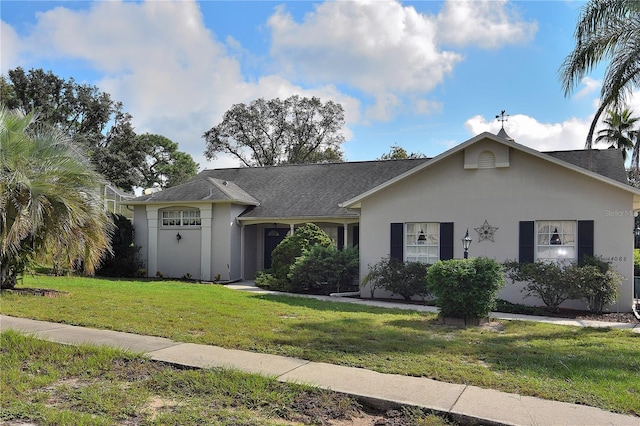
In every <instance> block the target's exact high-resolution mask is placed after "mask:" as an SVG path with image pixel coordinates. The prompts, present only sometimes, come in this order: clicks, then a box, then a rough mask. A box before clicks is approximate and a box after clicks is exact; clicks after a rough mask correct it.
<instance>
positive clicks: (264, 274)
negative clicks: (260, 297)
mask: <svg viewBox="0 0 640 426" xmlns="http://www.w3.org/2000/svg"><path fill="white" fill-rule="evenodd" d="M255 283H256V286H258V287H260V288H264V289H266V290H273V291H289V290H290V287H291V284H290V283H289V281H288V280H279V279H277V278H276V277H274V276H273V275H272V274H271V273H270V272H269V271H258V272H257V273H256V279H255Z"/></svg>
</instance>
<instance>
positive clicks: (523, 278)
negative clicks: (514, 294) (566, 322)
mask: <svg viewBox="0 0 640 426" xmlns="http://www.w3.org/2000/svg"><path fill="white" fill-rule="evenodd" d="M571 266H572V264H571V263H562V264H558V263H555V262H543V261H536V262H533V263H519V262H518V261H515V260H510V261H506V262H505V263H504V268H505V271H506V275H507V277H508V278H509V279H510V280H511V282H512V283H516V282H524V283H525V286H524V288H523V289H522V291H523V292H524V293H525V296H524V297H531V296H537V297H539V298H540V299H541V300H542V302H543V303H544V304H545V305H546V306H547V307H548V308H549V309H550V310H552V311H557V310H558V309H559V306H560V304H561V303H562V302H564V301H565V300H568V299H573V298H575V288H574V285H573V283H572V281H571V280H570V279H568V277H567V272H566V270H567V268H569V267H571Z"/></svg>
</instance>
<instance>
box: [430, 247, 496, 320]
mask: <svg viewBox="0 0 640 426" xmlns="http://www.w3.org/2000/svg"><path fill="white" fill-rule="evenodd" d="M427 282H428V285H429V289H430V290H431V292H432V293H433V294H434V295H435V296H436V306H438V308H439V309H440V315H441V316H443V317H453V318H464V319H465V320H467V319H476V318H484V317H486V316H487V315H489V313H490V312H491V311H492V310H493V309H494V307H495V300H496V294H497V293H498V291H499V290H500V289H501V288H502V287H503V286H504V277H503V271H502V265H500V263H498V262H496V261H495V260H493V259H488V258H483V257H479V258H475V259H452V260H444V261H442V260H441V261H438V262H436V263H435V264H434V265H433V266H431V267H430V268H429V272H428V273H427Z"/></svg>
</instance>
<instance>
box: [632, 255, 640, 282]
mask: <svg viewBox="0 0 640 426" xmlns="http://www.w3.org/2000/svg"><path fill="white" fill-rule="evenodd" d="M633 275H634V276H636V277H640V249H633Z"/></svg>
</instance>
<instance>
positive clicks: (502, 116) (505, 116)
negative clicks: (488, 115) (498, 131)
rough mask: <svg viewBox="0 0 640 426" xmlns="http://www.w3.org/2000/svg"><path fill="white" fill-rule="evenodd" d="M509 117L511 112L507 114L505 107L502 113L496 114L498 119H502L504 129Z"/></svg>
mask: <svg viewBox="0 0 640 426" xmlns="http://www.w3.org/2000/svg"><path fill="white" fill-rule="evenodd" d="M507 117H509V114H507V111H506V110H504V109H503V110H502V111H501V112H500V114H498V115H496V120H500V123H501V124H502V129H503V130H504V122H505V121H507V120H508V118H507Z"/></svg>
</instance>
